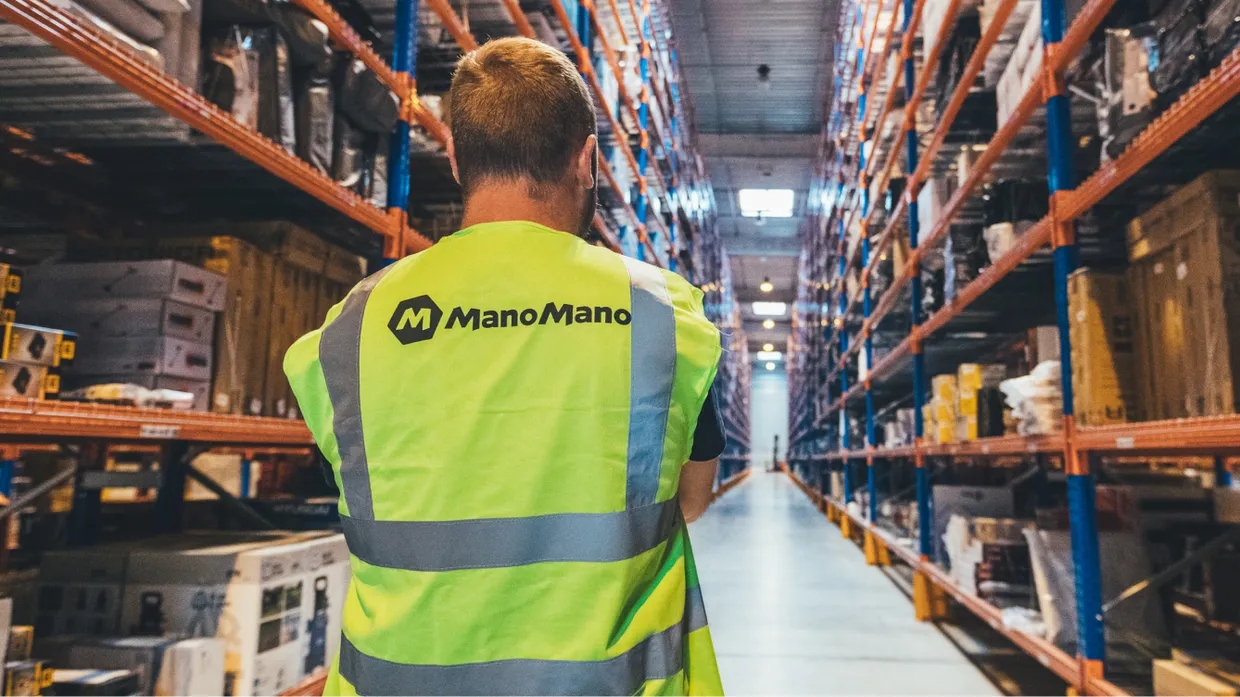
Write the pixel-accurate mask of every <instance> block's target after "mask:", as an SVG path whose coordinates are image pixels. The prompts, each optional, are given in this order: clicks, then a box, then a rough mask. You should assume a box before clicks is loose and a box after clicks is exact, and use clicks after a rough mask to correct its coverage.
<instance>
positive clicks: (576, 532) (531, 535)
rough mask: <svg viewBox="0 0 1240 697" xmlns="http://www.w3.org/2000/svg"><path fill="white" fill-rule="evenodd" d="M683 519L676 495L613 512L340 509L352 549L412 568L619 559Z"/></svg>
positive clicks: (653, 542)
mask: <svg viewBox="0 0 1240 697" xmlns="http://www.w3.org/2000/svg"><path fill="white" fill-rule="evenodd" d="M351 510H352V509H351V508H350V511H351ZM680 521H681V518H680V504H679V503H678V502H677V500H676V499H672V500H670V501H664V502H663V503H657V504H654V505H651V506H643V507H641V508H632V509H628V510H624V511H617V512H615V513H560V514H555V515H543V516H531V517H528V518H483V519H478V520H450V521H436V522H426V521H397V520H360V519H358V518H356V517H353V516H343V515H342V516H340V523H341V526H342V527H343V529H344V537H345V541H346V542H347V543H348V545H349V552H350V553H351V554H353V556H355V557H357V558H358V559H360V560H361V561H364V562H366V563H367V564H372V565H374V566H382V567H386V568H390V569H406V570H409V571H452V570H455V569H478V568H488V569H494V568H499V567H505V566H524V565H526V564H538V563H541V562H614V561H621V560H624V559H630V558H632V557H635V556H637V555H638V554H641V553H642V552H645V551H647V550H650V549H654V548H655V547H657V546H658V545H659V544H660V543H662V542H665V541H667V540H669V539H671V537H672V535H674V534H675V533H676V532H677V531H678V530H679V529H680Z"/></svg>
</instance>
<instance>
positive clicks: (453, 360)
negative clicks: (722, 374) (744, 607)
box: [286, 222, 720, 694]
mask: <svg viewBox="0 0 1240 697" xmlns="http://www.w3.org/2000/svg"><path fill="white" fill-rule="evenodd" d="M719 351H720V349H719V339H718V332H717V330H716V329H715V328H714V327H713V326H712V325H711V324H710V323H709V322H708V321H707V320H706V319H705V318H704V316H703V314H702V312H701V294H700V292H698V291H697V290H696V289H694V288H692V286H690V285H689V284H688V283H686V282H684V281H683V279H680V278H679V277H678V276H675V275H674V274H669V273H666V272H662V271H660V270H658V269H655V268H654V267H651V266H648V265H645V264H641V263H640V262H634V261H632V260H626V259H624V258H622V257H620V256H618V255H615V254H613V253H611V252H608V251H606V250H601V249H598V248H594V247H591V246H589V245H587V244H585V243H584V242H583V241H581V240H580V239H579V238H577V237H575V236H573V235H569V234H567V233H562V232H557V231H554V230H551V229H549V228H546V227H542V226H540V225H536V224H534V223H527V222H497V223H489V224H485V225H476V226H473V227H471V228H469V229H467V230H463V231H462V232H460V233H457V234H456V235H454V236H452V237H450V238H448V239H446V240H443V241H441V242H440V243H439V244H437V245H436V246H435V247H433V248H431V249H430V250H428V251H426V252H423V253H422V254H419V255H417V256H414V257H410V258H406V259H404V260H402V261H400V262H398V263H397V264H395V265H393V266H391V267H389V268H388V269H386V270H385V272H383V273H381V274H378V275H376V276H375V277H372V278H371V279H368V280H367V281H365V282H363V284H361V285H360V286H359V287H358V288H357V289H355V290H354V291H353V293H351V294H350V296H349V298H348V299H346V301H345V302H343V303H342V304H341V305H339V306H337V307H336V308H333V310H332V311H331V312H330V313H329V315H328V320H327V323H326V324H325V325H324V328H323V329H321V330H319V331H318V332H315V333H312V334H310V335H308V336H307V337H305V338H303V339H302V340H301V341H299V342H298V344H297V345H295V346H294V347H293V349H292V350H291V351H290V352H289V355H288V358H287V359H286V371H287V372H288V375H289V378H290V381H291V382H292V384H293V387H294V391H295V392H296V393H297V396H298V399H299V403H300V405H301V408H302V411H303V413H305V415H306V418H307V422H308V423H309V425H310V427H311V429H312V431H313V432H314V433H315V436H316V440H317V441H318V442H319V444H320V447H321V448H322V449H323V451H324V454H325V456H326V457H327V458H328V460H329V461H331V462H332V464H333V468H334V469H335V471H336V473H337V480H338V483H339V484H340V486H341V490H342V495H341V513H342V521H343V524H344V529H345V532H346V535H347V537H348V539H349V546H350V552H351V553H352V554H353V555H354V557H355V562H354V564H353V572H354V579H353V583H352V585H351V586H350V592H349V596H348V599H347V602H346V607H345V611H344V635H345V638H344V641H343V646H342V649H341V655H340V659H339V668H338V671H333V681H334V683H333V684H332V685H329V690H331V691H336V690H339V691H351V690H348V688H349V687H350V686H351V687H352V688H353V689H355V690H357V691H358V692H361V693H389V694H390V693H397V694H401V693H410V692H440V693H444V692H448V693H469V692H473V693H516V694H520V693H544V692H552V693H600V694H601V693H632V692H634V691H639V690H640V691H644V692H648V693H655V692H669V693H676V692H683V691H685V690H687V689H688V688H689V687H690V684H691V682H692V681H690V680H689V679H688V678H687V677H686V675H685V673H686V672H687V668H688V663H689V662H690V661H689V654H690V652H691V648H692V644H693V641H692V639H693V637H695V636H696V637H697V638H698V643H699V644H700V645H702V646H704V647H705V648H704V649H702V648H701V646H699V651H700V650H706V651H707V652H708V651H709V635H708V634H706V633H705V632H706V630H705V629H704V624H705V617H704V614H703V613H702V611H701V607H700V592H698V591H696V586H697V583H696V574H695V573H694V572H693V570H692V556H691V553H688V549H687V547H688V538H687V535H686V534H685V531H684V525H683V521H682V518H681V516H680V511H679V508H678V503H677V500H676V492H677V486H678V483H679V475H680V468H681V466H682V465H683V464H684V462H685V461H686V460H687V459H688V457H689V449H690V445H691V443H692V434H693V429H694V425H695V424H696V422H697V418H698V414H699V411H700V410H701V408H702V404H703V402H704V400H705V399H706V395H707V390H708V388H709V386H710V384H711V382H712V380H713V378H714V372H715V367H716V364H717V360H718V356H719ZM703 641H704V642H705V644H702V642H703ZM709 658H710V660H709V667H707V666H706V663H707V661H706V660H705V659H703V660H700V661H699V664H700V665H701V668H700V670H701V671H702V674H703V676H704V678H705V682H703V683H702V684H704V685H711V686H715V685H717V676H716V675H715V674H714V670H715V669H714V661H713V656H710V657H709ZM706 673H709V675H706ZM337 678H342V680H339V681H337ZM705 689H707V690H708V691H717V688H716V687H708V688H705Z"/></svg>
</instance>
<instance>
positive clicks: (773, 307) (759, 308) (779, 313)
mask: <svg viewBox="0 0 1240 697" xmlns="http://www.w3.org/2000/svg"><path fill="white" fill-rule="evenodd" d="M753 313H754V314H755V315H758V316H760V317H762V316H765V317H783V316H784V315H786V314H788V303H764V302H756V303H754V304H753Z"/></svg>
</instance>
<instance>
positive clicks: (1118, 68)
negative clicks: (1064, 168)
mask: <svg viewBox="0 0 1240 697" xmlns="http://www.w3.org/2000/svg"><path fill="white" fill-rule="evenodd" d="M1145 27H1146V28H1144V29H1143V28H1141V27H1137V28H1131V29H1108V30H1107V32H1106V50H1105V52H1104V56H1103V68H1102V72H1103V76H1102V78H1103V79H1102V98H1101V100H1099V102H1098V135H1099V136H1100V137H1101V138H1102V154H1103V158H1104V160H1112V159H1115V158H1116V157H1119V155H1120V153H1122V152H1123V151H1124V148H1126V147H1128V144H1129V143H1131V142H1132V140H1133V138H1136V137H1137V135H1139V134H1140V133H1141V131H1142V130H1144V129H1145V127H1146V126H1148V125H1149V123H1150V122H1151V121H1153V119H1154V117H1155V116H1156V115H1157V113H1158V112H1157V108H1156V100H1157V97H1158V94H1157V93H1156V92H1155V91H1154V89H1153V88H1152V87H1151V86H1150V53H1151V51H1152V50H1153V49H1154V48H1155V44H1154V42H1153V41H1152V40H1151V34H1150V31H1149V25H1145ZM1155 60H1157V54H1155ZM1155 64H1157V63H1155Z"/></svg>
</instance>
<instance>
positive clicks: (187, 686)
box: [67, 636, 227, 695]
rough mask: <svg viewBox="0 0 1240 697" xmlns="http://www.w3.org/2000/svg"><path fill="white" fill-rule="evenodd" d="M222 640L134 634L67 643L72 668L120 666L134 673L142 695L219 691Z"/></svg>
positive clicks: (222, 658) (222, 678)
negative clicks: (68, 644) (131, 635)
mask: <svg viewBox="0 0 1240 697" xmlns="http://www.w3.org/2000/svg"><path fill="white" fill-rule="evenodd" d="M224 646H225V642H224V640H223V639H218V638H214V637H211V638H195V639H184V640H182V639H176V638H174V637H147V636H135V637H126V638H108V639H97V640H93V641H89V640H88V641H82V642H77V643H74V644H73V645H72V646H70V647H68V650H67V661H68V665H69V666H70V667H73V668H94V669H104V670H112V669H124V670H132V671H133V672H134V673H136V674H137V675H138V682H139V685H140V692H139V693H138V694H143V695H223V694H227V693H226V692H225V685H224Z"/></svg>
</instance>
